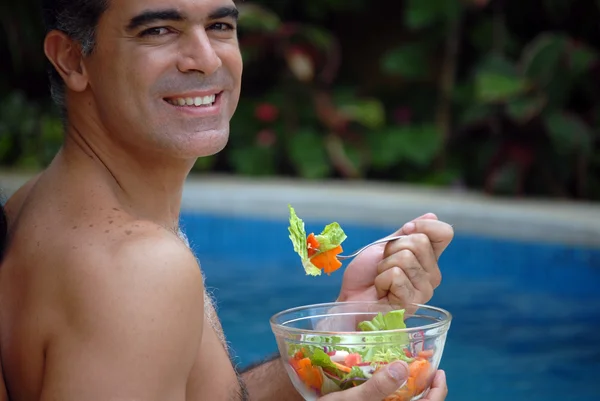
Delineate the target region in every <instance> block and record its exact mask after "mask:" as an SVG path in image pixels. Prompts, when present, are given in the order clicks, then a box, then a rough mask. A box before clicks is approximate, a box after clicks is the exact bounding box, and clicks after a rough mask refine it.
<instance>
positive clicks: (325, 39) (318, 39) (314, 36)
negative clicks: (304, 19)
mask: <svg viewBox="0 0 600 401" xmlns="http://www.w3.org/2000/svg"><path fill="white" fill-rule="evenodd" d="M302 33H303V34H304V36H306V38H307V39H308V40H309V41H310V43H312V44H313V45H315V46H316V47H317V48H320V49H322V50H325V51H326V50H329V49H330V48H331V45H332V43H333V37H332V36H331V34H330V33H329V32H327V31H326V30H324V29H321V28H319V27H316V26H303V27H302Z"/></svg>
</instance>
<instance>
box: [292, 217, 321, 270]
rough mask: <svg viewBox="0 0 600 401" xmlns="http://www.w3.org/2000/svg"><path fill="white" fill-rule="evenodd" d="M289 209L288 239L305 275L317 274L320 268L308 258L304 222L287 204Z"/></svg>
mask: <svg viewBox="0 0 600 401" xmlns="http://www.w3.org/2000/svg"><path fill="white" fill-rule="evenodd" d="M288 207H289V209H290V226H289V228H288V231H289V232H290V240H292V244H294V251H295V252H296V253H297V254H298V255H300V260H301V261H302V266H303V267H304V270H305V271H306V274H307V275H311V276H319V275H321V270H320V269H319V268H318V267H316V266H315V265H313V264H312V263H311V262H310V259H309V258H308V249H307V246H306V231H305V229H304V222H303V221H302V219H300V218H299V217H298V216H297V215H296V211H295V210H294V208H293V207H292V206H291V205H288Z"/></svg>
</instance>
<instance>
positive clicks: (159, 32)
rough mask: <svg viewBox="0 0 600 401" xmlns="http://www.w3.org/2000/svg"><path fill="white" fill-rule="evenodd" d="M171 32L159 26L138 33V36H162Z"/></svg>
mask: <svg viewBox="0 0 600 401" xmlns="http://www.w3.org/2000/svg"><path fill="white" fill-rule="evenodd" d="M170 32H171V30H170V29H169V28H165V27H164V26H159V27H155V28H148V29H146V30H144V31H142V32H141V33H140V36H163V35H166V34H167V33H170Z"/></svg>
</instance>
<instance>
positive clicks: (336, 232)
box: [315, 222, 347, 252]
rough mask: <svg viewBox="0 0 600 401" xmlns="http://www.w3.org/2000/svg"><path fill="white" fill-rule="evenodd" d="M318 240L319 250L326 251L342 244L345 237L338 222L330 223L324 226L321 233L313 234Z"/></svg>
mask: <svg viewBox="0 0 600 401" xmlns="http://www.w3.org/2000/svg"><path fill="white" fill-rule="evenodd" d="M315 238H316V239H317V241H319V252H327V251H329V250H331V249H333V248H336V247H338V246H340V245H341V244H342V242H344V241H345V240H346V238H347V236H346V234H345V233H344V230H342V227H340V225H339V224H338V223H335V222H334V223H331V224H328V225H326V226H325V228H324V229H323V231H322V232H321V234H319V235H315Z"/></svg>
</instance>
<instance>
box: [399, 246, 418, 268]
mask: <svg viewBox="0 0 600 401" xmlns="http://www.w3.org/2000/svg"><path fill="white" fill-rule="evenodd" d="M396 259H397V260H398V263H399V264H401V265H403V266H404V265H411V264H412V263H413V262H414V260H415V255H414V254H413V253H412V251H411V250H410V249H403V250H401V251H400V252H398V253H397V254H396Z"/></svg>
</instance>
